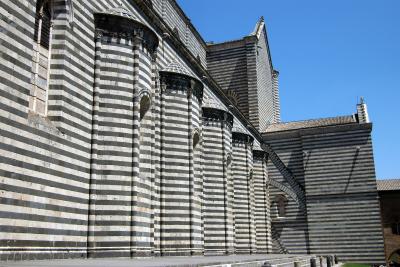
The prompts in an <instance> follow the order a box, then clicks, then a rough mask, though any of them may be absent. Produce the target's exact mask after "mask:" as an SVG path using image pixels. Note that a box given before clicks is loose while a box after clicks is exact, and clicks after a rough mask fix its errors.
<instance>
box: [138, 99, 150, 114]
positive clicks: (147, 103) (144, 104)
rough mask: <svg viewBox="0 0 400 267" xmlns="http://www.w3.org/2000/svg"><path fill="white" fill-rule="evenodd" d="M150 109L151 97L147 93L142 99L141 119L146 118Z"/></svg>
mask: <svg viewBox="0 0 400 267" xmlns="http://www.w3.org/2000/svg"><path fill="white" fill-rule="evenodd" d="M149 109H150V98H149V97H148V96H147V95H145V96H143V97H142V99H140V120H142V119H143V118H144V116H145V115H146V113H147V111H149Z"/></svg>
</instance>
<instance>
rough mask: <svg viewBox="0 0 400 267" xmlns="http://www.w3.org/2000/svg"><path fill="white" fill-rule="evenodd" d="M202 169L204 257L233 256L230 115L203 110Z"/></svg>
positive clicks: (217, 111)
mask: <svg viewBox="0 0 400 267" xmlns="http://www.w3.org/2000/svg"><path fill="white" fill-rule="evenodd" d="M203 120H204V123H203V147H204V155H203V167H204V178H203V179H204V182H203V185H204V193H203V196H204V202H203V219H204V253H205V254H206V255H223V254H232V253H233V252H234V247H233V241H234V240H233V234H234V224H233V210H232V208H233V184H232V170H231V166H232V124H233V118H232V115H231V114H229V113H228V112H226V111H223V110H218V109H215V108H203Z"/></svg>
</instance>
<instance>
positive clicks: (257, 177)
mask: <svg viewBox="0 0 400 267" xmlns="http://www.w3.org/2000/svg"><path fill="white" fill-rule="evenodd" d="M253 179H254V198H255V211H254V212H255V227H256V248H257V253H271V252H272V243H271V242H272V239H271V218H270V200H269V191H268V172H267V154H266V153H265V152H264V151H262V150H253Z"/></svg>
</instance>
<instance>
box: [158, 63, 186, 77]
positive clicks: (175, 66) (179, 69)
mask: <svg viewBox="0 0 400 267" xmlns="http://www.w3.org/2000/svg"><path fill="white" fill-rule="evenodd" d="M162 71H165V72H172V73H178V74H184V75H187V76H190V77H193V75H192V74H190V72H189V71H188V70H187V69H185V68H184V67H183V66H182V65H181V64H179V63H178V62H176V61H172V62H170V63H169V64H168V65H167V66H166V67H165V68H164V69H162Z"/></svg>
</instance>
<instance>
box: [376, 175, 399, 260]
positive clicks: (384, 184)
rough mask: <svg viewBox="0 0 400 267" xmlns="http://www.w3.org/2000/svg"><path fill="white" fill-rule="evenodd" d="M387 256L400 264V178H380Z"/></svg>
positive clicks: (379, 185)
mask: <svg viewBox="0 0 400 267" xmlns="http://www.w3.org/2000/svg"><path fill="white" fill-rule="evenodd" d="M377 184H378V193H379V202H380V206H381V216H382V226H383V237H384V241H385V256H386V261H387V262H388V263H391V262H394V263H397V264H400V179H389V180H378V181H377Z"/></svg>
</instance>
